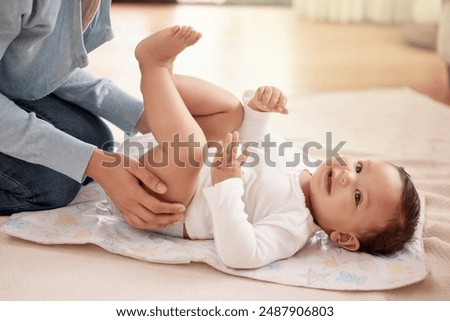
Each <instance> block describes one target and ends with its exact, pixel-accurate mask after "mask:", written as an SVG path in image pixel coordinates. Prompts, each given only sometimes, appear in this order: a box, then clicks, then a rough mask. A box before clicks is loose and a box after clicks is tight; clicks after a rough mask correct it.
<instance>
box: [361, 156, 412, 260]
mask: <svg viewBox="0 0 450 321" xmlns="http://www.w3.org/2000/svg"><path fill="white" fill-rule="evenodd" d="M394 167H396V168H397V169H398V172H399V174H400V179H401V180H402V182H403V193H402V198H401V199H400V203H399V206H398V212H397V213H396V214H397V215H394V217H393V218H392V219H391V220H390V221H389V222H388V223H387V225H386V226H385V227H384V228H382V229H379V228H373V229H370V230H369V231H368V232H367V233H366V235H364V236H362V237H361V238H360V240H359V241H360V248H359V251H361V252H365V253H369V254H373V255H390V254H393V253H395V252H397V251H399V250H401V249H402V248H403V247H404V246H405V244H406V243H408V242H409V241H410V240H411V238H412V237H413V235H414V232H415V230H416V228H417V224H418V222H419V215H420V198H419V194H418V193H417V190H416V188H415V187H414V184H413V182H412V180H411V177H410V175H409V174H408V173H407V172H406V171H405V169H404V168H403V167H399V166H395V165H394Z"/></svg>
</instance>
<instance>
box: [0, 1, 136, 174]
mask: <svg viewBox="0 0 450 321" xmlns="http://www.w3.org/2000/svg"><path fill="white" fill-rule="evenodd" d="M110 7H111V0H101V3H100V5H99V9H98V11H97V13H96V15H95V16H94V18H93V20H92V21H91V23H90V25H89V26H88V28H87V29H86V31H84V32H82V22H81V20H82V12H81V0H34V1H33V0H19V1H18V0H0V135H1V139H0V152H1V153H4V154H7V155H10V156H12V157H15V158H18V159H22V160H25V161H28V162H31V163H36V164H41V165H44V166H47V167H49V168H51V169H54V170H56V171H58V172H60V173H62V174H65V175H67V176H69V177H71V178H73V179H75V180H77V181H79V182H81V181H82V179H83V175H84V172H85V170H86V166H87V164H88V162H89V159H90V157H91V155H92V152H93V151H94V149H95V146H93V145H90V144H87V143H84V142H82V141H80V140H78V139H76V138H74V137H72V136H70V135H68V134H66V133H64V132H62V131H60V130H58V129H56V128H55V127H54V126H53V125H51V124H49V123H47V122H45V121H43V120H41V119H38V118H37V117H36V115H35V114H34V113H27V112H25V111H24V110H22V109H21V108H19V107H18V106H17V105H15V104H14V103H13V102H12V101H11V99H14V98H20V99H26V100H34V99H39V98H42V97H44V96H46V95H48V94H50V93H52V92H53V93H54V94H56V95H57V96H59V97H61V98H62V99H64V100H67V101H70V102H73V103H75V104H77V105H79V106H80V107H81V108H84V109H86V110H88V111H90V112H91V113H93V114H95V115H98V116H100V117H103V118H105V119H107V120H109V121H111V122H112V123H114V124H115V125H117V126H118V127H119V128H121V129H122V130H123V131H125V132H126V133H129V134H132V133H134V127H135V125H136V123H137V121H138V119H139V117H140V116H141V114H142V112H143V104H142V102H141V101H139V100H138V99H136V98H133V97H132V96H130V95H128V94H126V93H125V92H123V91H122V90H120V89H119V88H118V87H117V86H115V85H114V84H113V83H112V82H111V81H109V80H107V79H98V78H95V77H93V76H91V75H90V74H88V73H87V72H85V71H83V70H82V69H81V68H83V67H86V66H87V65H88V56H87V53H88V52H90V51H91V50H94V49H95V48H97V47H98V46H100V45H101V44H103V43H104V42H106V41H108V40H111V39H112V38H113V33H112V30H111V23H110V9H111V8H110Z"/></svg>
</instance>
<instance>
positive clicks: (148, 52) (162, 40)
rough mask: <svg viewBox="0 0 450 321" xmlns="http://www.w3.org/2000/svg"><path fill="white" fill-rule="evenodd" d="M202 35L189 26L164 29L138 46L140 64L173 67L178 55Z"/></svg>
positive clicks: (137, 52) (137, 54) (136, 51)
mask: <svg viewBox="0 0 450 321" xmlns="http://www.w3.org/2000/svg"><path fill="white" fill-rule="evenodd" d="M201 36H202V35H201V34H200V33H199V32H198V31H195V30H194V29H193V28H192V27H188V26H183V27H180V26H174V27H171V28H167V29H163V30H161V31H158V32H156V33H154V34H152V35H150V36H149V37H147V38H145V39H144V40H142V41H141V42H140V43H139V44H138V45H137V47H136V50H135V56H136V59H137V60H138V61H139V63H140V64H145V65H153V66H161V67H168V68H171V67H172V63H173V61H174V60H175V58H176V57H177V55H178V54H179V53H180V52H182V51H183V50H184V49H185V48H186V47H188V46H191V45H193V44H195V43H196V42H197V41H198V40H199V39H200V38H201Z"/></svg>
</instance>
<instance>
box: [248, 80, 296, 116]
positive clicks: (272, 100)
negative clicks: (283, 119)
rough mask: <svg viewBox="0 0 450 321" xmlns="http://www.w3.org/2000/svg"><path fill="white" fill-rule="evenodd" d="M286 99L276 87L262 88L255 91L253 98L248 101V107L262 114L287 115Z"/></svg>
mask: <svg viewBox="0 0 450 321" xmlns="http://www.w3.org/2000/svg"><path fill="white" fill-rule="evenodd" d="M286 104H287V98H286V96H285V95H284V94H283V93H282V92H281V90H279V89H278V88H276V87H271V86H264V87H259V88H258V90H256V93H255V96H254V97H253V98H252V99H250V101H249V102H248V106H249V107H250V108H251V109H254V110H257V111H263V112H278V113H281V114H287V113H288V110H287V108H286Z"/></svg>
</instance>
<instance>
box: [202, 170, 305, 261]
mask: <svg viewBox="0 0 450 321" xmlns="http://www.w3.org/2000/svg"><path fill="white" fill-rule="evenodd" d="M203 194H204V195H205V197H206V200H207V203H208V206H209V209H210V211H211V214H212V218H213V220H212V221H213V232H214V243H215V246H216V251H217V253H218V255H219V257H220V259H221V260H222V262H223V263H224V264H225V265H227V266H229V267H231V268H236V269H252V268H258V267H261V266H264V265H266V264H269V263H272V262H274V261H277V260H280V259H284V258H288V257H291V256H292V255H294V254H295V253H296V252H297V251H298V250H299V249H300V248H302V247H303V246H304V245H305V244H306V242H307V240H308V238H309V236H310V232H309V231H308V228H309V227H310V226H311V224H312V223H311V222H308V218H307V217H305V219H304V222H298V217H299V215H300V214H299V213H293V212H292V213H273V214H270V215H268V216H266V217H264V218H263V219H261V220H260V221H258V222H256V223H251V222H249V221H248V214H247V213H246V209H245V204H244V202H243V201H242V197H243V195H244V186H243V184H242V180H241V179H240V178H232V179H228V180H226V181H224V182H222V183H220V184H217V185H215V186H213V187H210V188H206V189H204V190H203ZM268 210H269V209H268ZM293 222H296V224H293Z"/></svg>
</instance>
